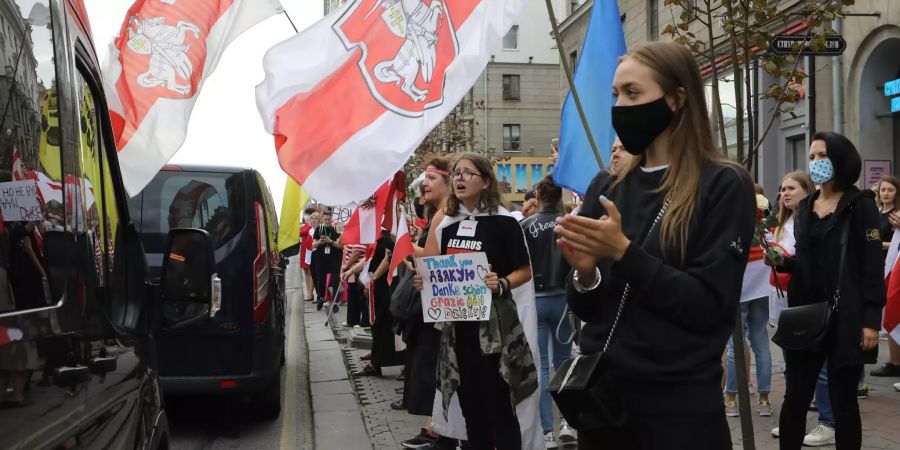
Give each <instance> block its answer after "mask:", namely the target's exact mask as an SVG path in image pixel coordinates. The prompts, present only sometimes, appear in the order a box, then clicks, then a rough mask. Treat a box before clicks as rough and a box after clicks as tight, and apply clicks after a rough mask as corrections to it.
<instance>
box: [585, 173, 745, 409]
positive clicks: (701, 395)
mask: <svg viewBox="0 0 900 450" xmlns="http://www.w3.org/2000/svg"><path fill="white" fill-rule="evenodd" d="M664 175H665V170H657V171H651V172H647V171H645V170H644V169H642V168H638V169H636V170H635V171H633V172H632V173H631V174H629V175H627V176H626V178H625V179H623V180H622V181H621V182H620V183H619V184H617V185H615V186H611V185H612V184H613V183H612V182H613V181H614V180H613V179H612V178H611V177H610V175H608V174H605V173H601V174H600V175H598V176H597V178H595V179H594V180H593V182H592V183H591V186H590V188H589V189H588V192H587V195H586V197H585V202H584V208H583V210H582V213H581V214H582V215H584V216H587V217H591V218H598V217H600V216H601V215H603V214H605V211H604V209H603V208H602V206H601V205H600V203H599V201H598V197H599V196H600V195H601V194H604V193H606V194H605V195H606V196H607V197H608V198H609V199H610V200H611V201H613V202H614V203H615V204H616V206H617V208H618V209H619V212H620V213H621V215H622V230H623V232H624V233H625V235H626V236H627V237H628V238H629V239H630V240H631V241H632V243H631V245H630V246H629V247H628V250H627V251H626V252H625V255H624V256H623V258H622V259H621V260H620V261H619V262H616V263H613V262H612V261H611V260H604V261H601V263H600V266H599V269H600V272H601V276H602V281H601V283H600V286H599V287H597V288H596V289H595V290H593V291H588V292H586V293H584V294H581V293H579V292H577V291H576V290H575V289H574V287H573V286H572V285H571V283H569V288H568V301H569V305H570V306H571V308H572V310H573V311H574V312H575V314H576V315H577V316H578V317H580V318H581V319H582V320H583V321H584V322H586V324H585V326H584V329H583V330H582V337H581V342H580V346H581V350H582V352H583V353H594V352H598V351H601V350H602V347H603V343H604V342H605V340H606V337H607V336H608V334H609V330H610V327H611V325H612V322H613V320H614V318H615V316H616V310H617V308H618V305H619V301H620V299H621V297H622V292H623V290H624V288H625V284H626V283H630V284H631V290H630V291H631V292H630V294H629V298H628V300H627V302H626V304H625V307H624V311H623V313H622V316H621V319H620V321H619V325H618V329H617V330H616V332H615V336H614V338H613V340H612V344H611V346H610V349H609V352H608V358H609V362H610V370H611V371H612V373H613V375H615V376H616V378H617V379H618V380H619V381H620V383H621V386H622V392H623V395H624V397H625V401H626V403H627V404H628V406H629V408H631V409H632V410H634V411H642V412H657V413H674V412H713V411H718V410H721V408H722V397H721V391H720V387H719V383H720V379H721V375H722V363H721V357H722V352H723V350H724V348H725V344H726V341H727V339H728V337H729V336H730V335H731V331H732V329H733V327H734V315H735V313H736V310H737V306H738V303H739V298H740V293H741V283H742V280H743V276H744V269H745V267H746V264H747V257H748V254H749V246H750V241H751V239H752V235H753V228H754V223H755V217H756V204H755V200H754V193H753V192H754V191H753V184H752V182H751V180H750V177H749V175H748V174H747V172H746V171H745V170H744V169H742V168H740V167H737V166H733V165H712V164H710V165H706V166H704V167H703V169H702V171H701V182H700V186H699V190H698V192H697V193H696V203H695V209H694V213H693V216H692V219H691V221H690V226H689V228H688V237H687V245H686V250H685V255H684V258H683V259H682V258H681V257H680V256H678V254H677V253H678V250H677V246H676V247H675V249H674V250H672V251H668V252H666V254H665V256H664V255H663V252H662V251H661V247H660V228H661V225H662V223H661V222H660V224H659V225H657V227H656V228H655V229H654V231H653V233H652V234H651V235H649V236H647V233H648V231H649V230H650V227H651V225H652V224H653V220H654V219H655V218H656V216H657V214H658V212H659V210H660V208H661V206H662V204H663V200H664V198H665V193H661V192H657V191H656V190H657V189H658V188H659V187H660V186H661V184H662V180H663V176H664Z"/></svg>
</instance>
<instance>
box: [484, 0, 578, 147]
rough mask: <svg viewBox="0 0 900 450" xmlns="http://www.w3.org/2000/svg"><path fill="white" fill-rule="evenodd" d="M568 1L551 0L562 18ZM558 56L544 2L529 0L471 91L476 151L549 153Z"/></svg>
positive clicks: (555, 118) (554, 132)
mask: <svg viewBox="0 0 900 450" xmlns="http://www.w3.org/2000/svg"><path fill="white" fill-rule="evenodd" d="M567 1H568V0H553V1H552V4H553V8H554V14H556V15H557V17H558V18H559V17H562V16H564V15H565V8H566V2H567ZM559 71H560V69H559V53H558V51H557V49H556V45H555V42H554V40H553V37H552V34H551V27H550V19H549V14H548V12H547V7H546V4H545V2H543V1H531V2H528V3H527V4H526V6H525V10H524V11H523V12H522V14H521V15H520V16H519V19H518V21H517V22H516V25H514V26H513V29H512V30H510V32H509V33H508V34H507V35H506V36H505V37H504V39H503V41H502V42H501V43H500V45H498V46H497V48H496V49H495V50H494V52H493V53H492V55H491V62H490V63H488V65H487V68H486V69H485V71H484V72H483V73H482V75H481V77H479V79H478V81H477V82H476V83H475V85H474V86H473V87H472V92H471V96H470V97H471V101H472V102H473V105H474V107H473V108H472V115H473V125H474V126H473V130H474V136H473V141H474V146H473V147H474V148H475V149H476V150H481V151H483V152H485V154H487V155H488V156H490V157H494V158H503V157H532V156H536V157H537V156H547V155H549V154H550V142H551V141H552V140H553V139H554V138H556V137H557V136H558V135H559V116H560V112H561V103H560V102H559V98H558V96H557V95H556V92H558V90H559Z"/></svg>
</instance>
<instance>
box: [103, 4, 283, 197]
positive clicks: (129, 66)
mask: <svg viewBox="0 0 900 450" xmlns="http://www.w3.org/2000/svg"><path fill="white" fill-rule="evenodd" d="M281 11H282V9H281V4H280V3H279V2H278V0H137V1H136V2H135V3H134V5H132V6H131V8H130V9H129V10H128V14H127V16H126V17H125V22H124V23H123V24H122V28H121V30H120V31H119V35H118V37H116V39H114V40H113V42H112V44H111V45H110V54H109V56H108V58H107V61H106V63H105V64H104V66H103V75H104V77H103V78H104V80H103V88H104V91H106V97H107V101H108V103H109V112H110V117H111V119H112V125H113V132H114V135H115V138H116V147H117V148H118V150H119V165H120V167H121V170H122V178H123V180H124V183H125V188H126V189H127V190H128V193H129V194H131V195H136V194H137V193H138V192H140V191H141V189H143V188H144V186H146V185H147V183H149V182H150V180H152V179H153V177H154V176H155V175H156V173H157V172H158V171H159V169H161V168H162V167H163V166H164V165H165V164H166V162H167V161H168V160H169V159H170V158H171V157H172V156H173V155H175V152H177V151H178V149H179V148H180V147H181V144H183V143H184V139H185V137H186V136H187V129H188V121H189V120H190V117H191V111H192V110H193V109H194V103H196V101H197V96H198V94H199V92H200V89H201V88H202V87H203V83H204V81H205V80H206V79H207V78H208V77H209V75H210V74H212V72H213V71H214V70H215V68H216V66H217V65H218V63H219V59H220V58H221V57H222V54H223V53H224V52H225V48H226V47H228V45H229V44H230V43H231V42H232V41H233V40H234V39H235V38H237V37H238V36H240V34H241V33H243V32H244V31H246V30H247V29H249V28H250V27H252V26H253V25H256V24H257V23H259V22H261V21H262V20H264V19H266V18H268V17H271V16H272V15H274V14H277V13H279V12H281Z"/></svg>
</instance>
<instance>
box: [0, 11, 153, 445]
mask: <svg viewBox="0 0 900 450" xmlns="http://www.w3.org/2000/svg"><path fill="white" fill-rule="evenodd" d="M0 29H2V32H0V61H2V64H3V65H2V69H0V75H2V76H0V448H3V449H44V448H115V449H156V448H167V447H168V440H169V431H168V424H167V419H166V414H165V412H164V409H163V400H162V396H161V390H160V386H159V379H158V377H157V373H156V370H155V362H154V352H155V348H154V346H153V345H152V337H151V335H150V331H151V329H152V317H151V314H149V313H150V312H152V309H151V308H149V307H148V305H149V303H148V302H149V301H150V299H151V298H152V292H151V289H150V288H148V284H147V281H148V272H147V266H146V262H145V257H144V252H143V249H142V247H141V241H140V238H139V236H138V234H137V230H136V229H135V227H134V225H133V224H132V223H131V221H130V218H129V214H128V208H127V200H126V193H125V190H124V187H123V184H122V179H121V174H120V172H119V166H118V160H117V158H116V149H115V144H114V139H113V132H112V128H111V126H110V121H109V114H108V111H107V107H106V100H105V97H104V94H103V90H102V89H101V86H102V83H101V79H100V72H99V64H98V61H97V57H96V55H95V47H94V44H93V42H92V41H91V33H90V26H89V25H88V17H87V14H86V13H85V7H84V4H83V3H82V0H0Z"/></svg>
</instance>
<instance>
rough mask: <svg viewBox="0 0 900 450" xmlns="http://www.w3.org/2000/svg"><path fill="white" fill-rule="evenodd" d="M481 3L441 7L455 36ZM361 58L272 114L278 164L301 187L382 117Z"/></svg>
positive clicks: (358, 55) (353, 58)
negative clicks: (356, 135) (345, 145)
mask: <svg viewBox="0 0 900 450" xmlns="http://www.w3.org/2000/svg"><path fill="white" fill-rule="evenodd" d="M481 1H482V0H459V1H455V2H448V3H446V6H447V9H448V10H449V12H450V20H451V21H452V23H453V27H454V29H455V30H457V31H458V30H459V28H460V27H461V26H462V25H463V24H464V23H465V22H466V20H468V18H469V16H470V15H471V14H472V11H474V10H475V8H476V7H477V6H478V5H479V4H480V3H481ZM385 32H386V33H389V32H388V31H385ZM373 34H377V33H373ZM384 37H385V38H388V36H384ZM370 38H371V39H372V41H373V42H377V41H378V36H371V37H370ZM361 54H362V52H361V51H360V50H359V49H358V48H357V49H354V51H353V55H352V56H351V57H350V58H349V59H348V60H347V61H346V62H345V63H344V64H343V65H342V66H341V67H340V68H339V69H337V70H336V71H335V72H334V73H332V74H331V75H329V76H328V77H327V78H325V79H324V80H322V81H321V82H320V83H319V84H318V85H317V86H316V87H315V88H313V89H312V90H310V91H309V92H306V93H302V94H298V95H296V96H294V97H293V98H291V99H290V100H288V101H287V102H285V103H284V104H283V105H281V107H280V108H278V111H277V112H276V113H275V132H274V135H275V148H276V151H277V152H278V161H279V162H280V163H281V167H282V168H283V169H284V171H285V172H287V174H288V175H290V176H291V177H293V178H294V179H295V180H297V182H298V183H300V184H303V183H305V182H306V179H307V177H308V176H309V175H310V174H311V173H312V172H313V171H314V170H315V169H316V168H317V167H318V166H319V165H320V164H322V162H324V161H325V160H326V159H328V158H330V157H331V155H332V154H334V152H335V151H337V149H338V148H340V147H341V146H342V145H343V144H344V143H345V142H347V140H349V139H350V138H351V137H352V136H353V135H355V134H356V133H358V132H359V131H360V130H361V129H363V128H365V127H367V126H369V125H371V124H372V123H373V122H375V120H377V119H378V118H379V117H381V115H382V114H384V113H385V112H386V111H387V108H385V107H384V106H382V105H381V104H380V103H378V101H377V100H375V98H374V97H373V96H372V93H371V92H370V90H369V86H368V85H367V84H366V81H365V79H364V77H363V75H362V73H360V67H359V60H360V58H361ZM282 118H284V119H285V120H281V119H282ZM291 137H294V139H291Z"/></svg>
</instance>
